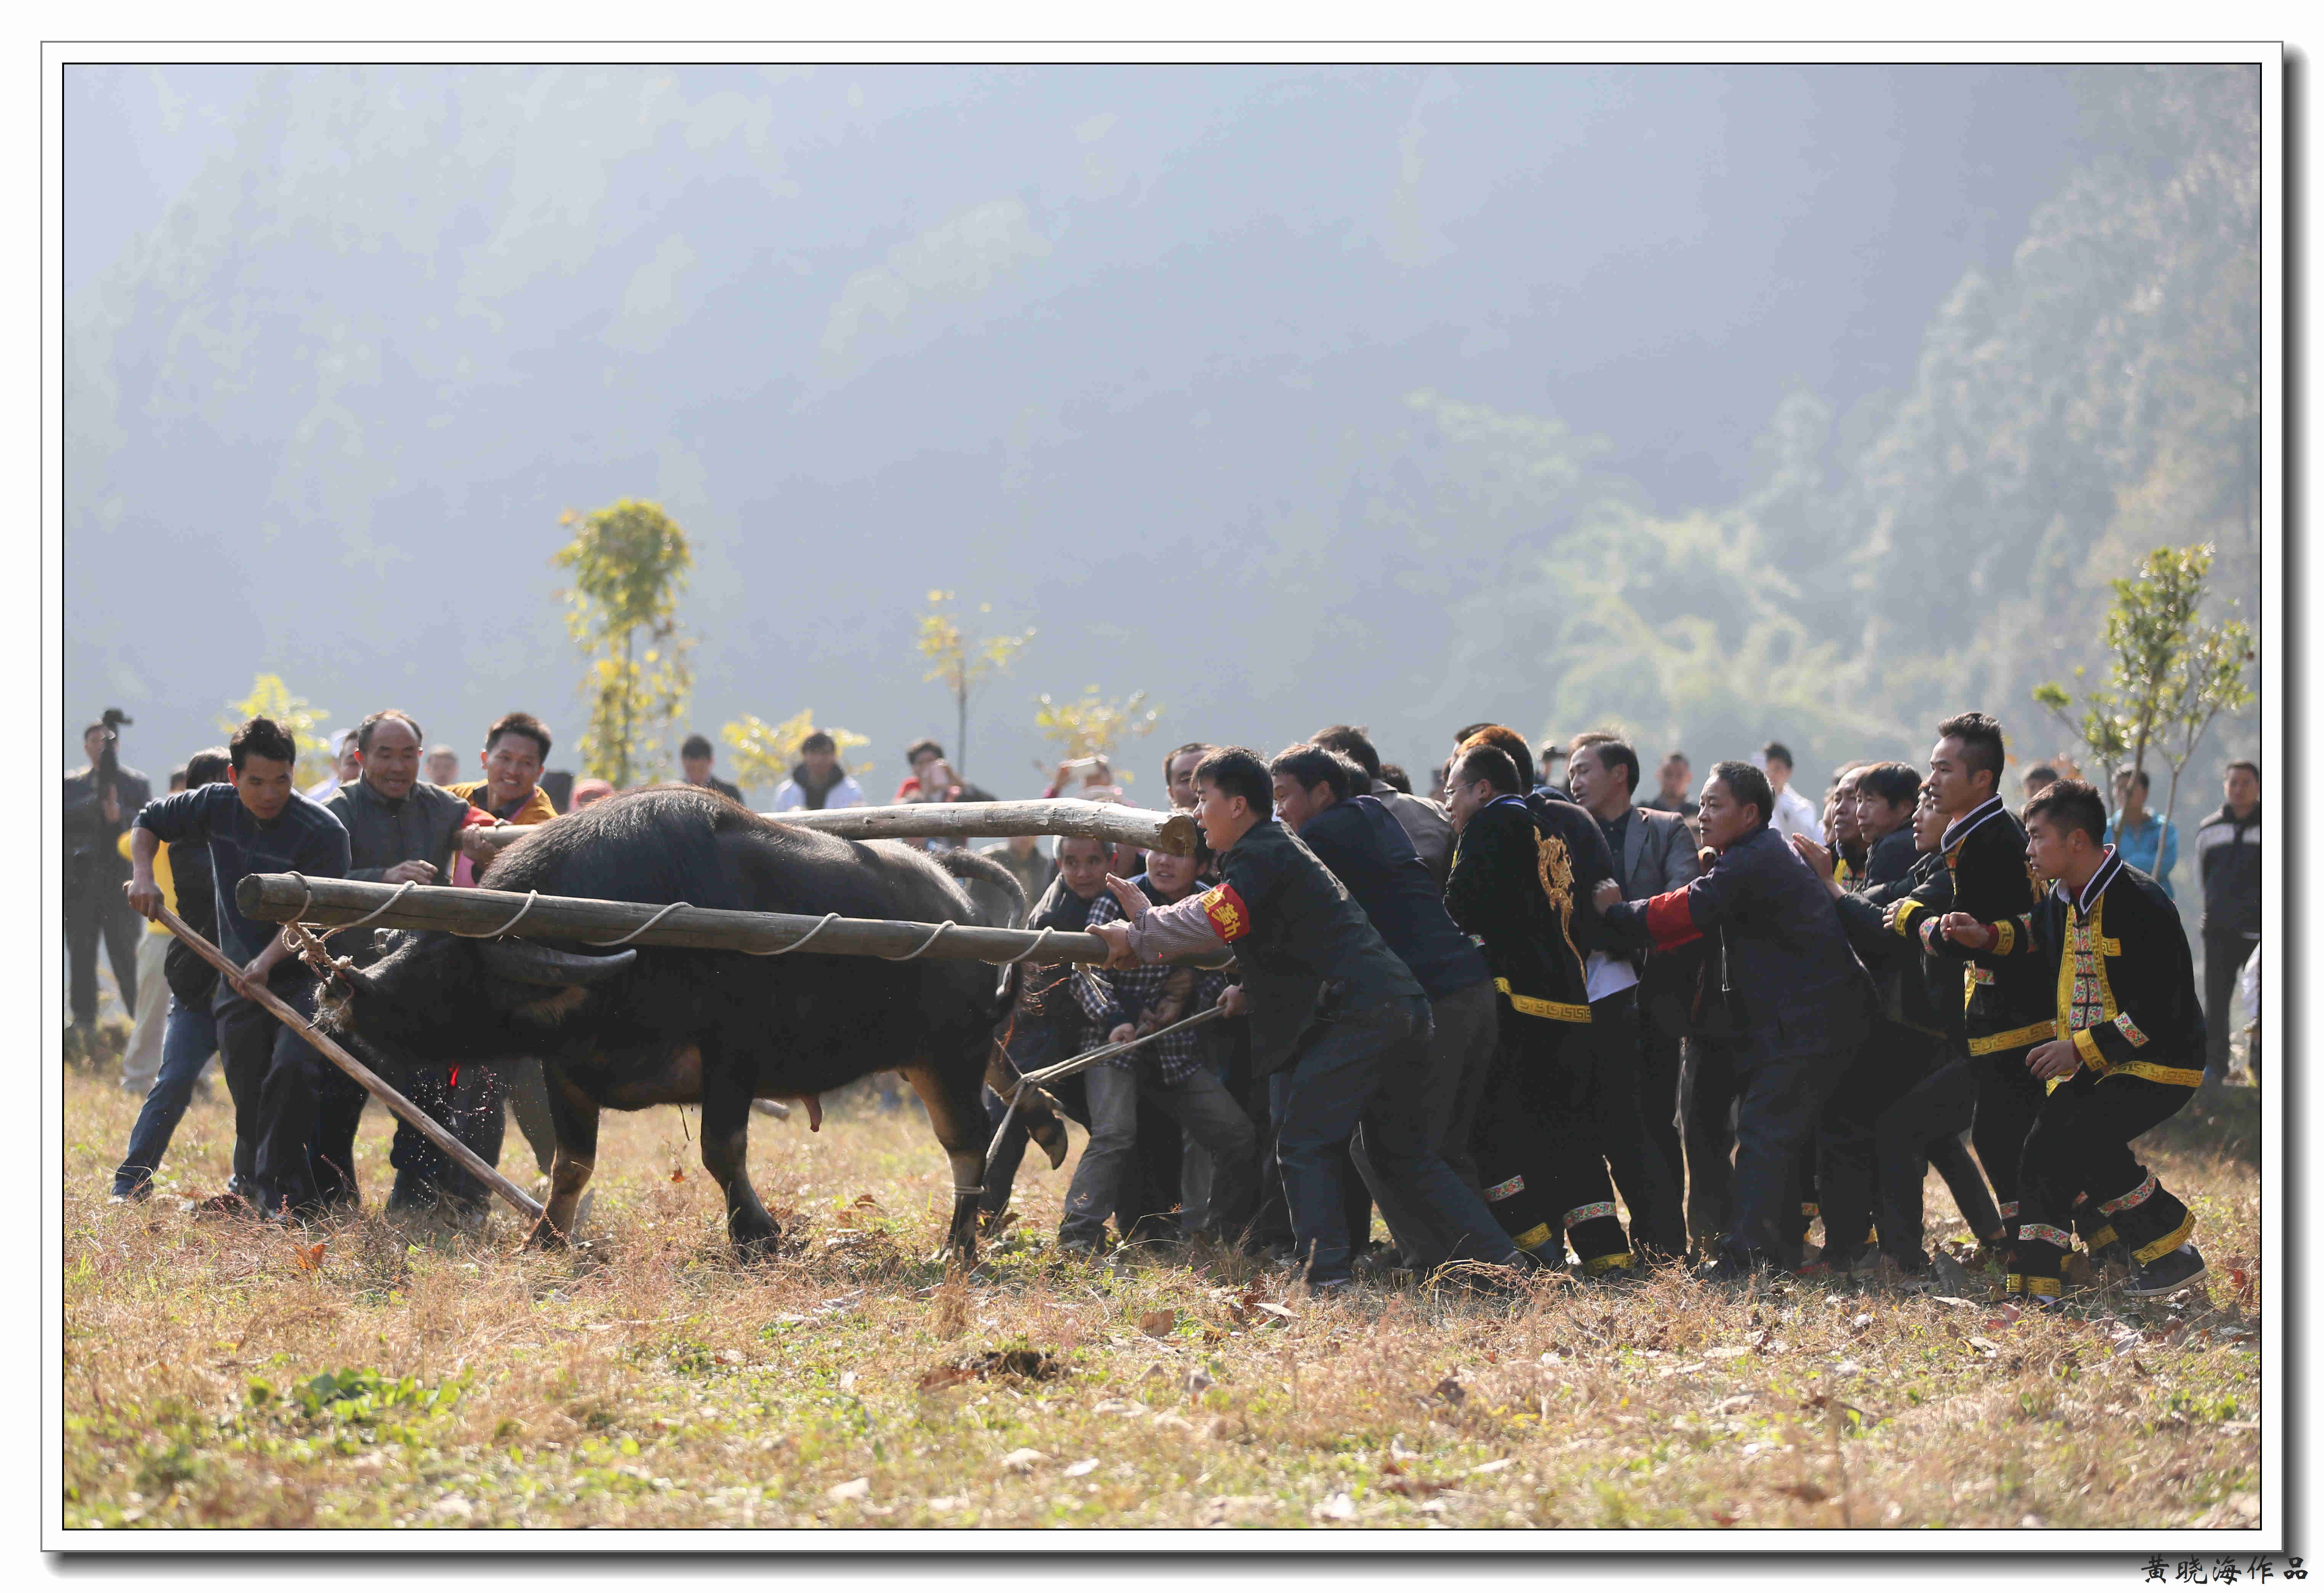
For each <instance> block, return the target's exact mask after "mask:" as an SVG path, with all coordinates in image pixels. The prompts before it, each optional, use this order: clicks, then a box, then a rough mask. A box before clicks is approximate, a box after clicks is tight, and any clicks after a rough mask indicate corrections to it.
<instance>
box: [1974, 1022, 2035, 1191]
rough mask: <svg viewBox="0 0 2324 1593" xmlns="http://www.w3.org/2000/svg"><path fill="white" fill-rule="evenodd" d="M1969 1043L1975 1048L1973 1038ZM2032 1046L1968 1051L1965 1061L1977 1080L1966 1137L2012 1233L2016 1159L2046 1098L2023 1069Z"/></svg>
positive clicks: (2022, 1149)
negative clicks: (1974, 1115)
mask: <svg viewBox="0 0 2324 1593" xmlns="http://www.w3.org/2000/svg"><path fill="white" fill-rule="evenodd" d="M1970 1044H1971V1045H1972V1046H1974V1045H1975V1044H1976V1042H1975V1040H1974V1039H1972V1040H1971V1042H1970ZM2032 1050H2033V1046H2031V1045H2019V1046H2016V1047H2014V1048H2013V1049H2011V1050H2007V1051H1989V1052H1987V1053H1986V1054H1984V1055H1982V1056H1980V1055H1978V1054H1976V1052H1975V1051H1974V1050H1972V1051H1971V1052H1970V1054H1969V1071H1970V1072H1971V1073H1974V1074H1975V1075H1976V1078H1977V1121H1976V1125H1975V1127H1973V1128H1971V1129H1970V1131H1969V1139H1970V1142H1971V1143H1972V1144H1974V1145H1975V1146H1977V1159H1978V1161H1979V1162H1981V1163H1983V1164H1984V1165H1985V1175H1986V1176H1987V1178H1989V1179H1991V1180H1992V1181H1993V1192H1994V1196H1995V1198H1996V1199H1997V1200H1998V1201H1999V1202H2001V1204H2000V1215H2001V1226H2002V1229H2003V1230H2004V1232H2005V1233H2011V1234H2014V1233H2015V1231H2016V1225H2017V1217H2018V1200H2019V1190H2018V1185H2017V1167H2018V1158H2019V1156H2021V1155H2022V1154H2023V1153H2024V1148H2025V1136H2026V1135H2027V1134H2029V1133H2031V1132H2032V1131H2033V1119H2034V1118H2035V1116H2036V1115H2038V1114H2039V1113H2040V1111H2041V1110H2042V1103H2043V1100H2045V1099H2046V1097H2045V1096H2044V1095H2043V1090H2042V1081H2041V1080H2039V1079H2037V1078H2035V1077H2034V1076H2033V1074H2032V1073H2030V1072H2028V1071H2027V1070H2026V1066H2025V1057H2026V1054H2027V1053H2029V1052H2031V1051H2032Z"/></svg>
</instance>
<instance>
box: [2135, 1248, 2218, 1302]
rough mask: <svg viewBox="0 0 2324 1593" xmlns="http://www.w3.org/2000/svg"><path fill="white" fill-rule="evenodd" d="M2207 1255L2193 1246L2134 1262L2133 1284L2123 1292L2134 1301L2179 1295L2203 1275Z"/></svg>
mask: <svg viewBox="0 0 2324 1593" xmlns="http://www.w3.org/2000/svg"><path fill="white" fill-rule="evenodd" d="M2203 1272H2204V1266H2203V1252H2202V1251H2200V1250H2199V1249H2197V1248H2195V1247H2194V1246H2192V1245H2181V1246H2180V1247H2179V1248H2177V1249H2175V1250H2173V1251H2172V1252H2171V1253H2170V1254H2169V1255H2168V1256H2157V1257H2155V1258H2154V1259H2153V1260H2152V1261H2136V1260H2134V1261H2133V1262H2132V1263H2131V1267H2130V1281H2129V1282H2128V1283H2126V1284H2125V1285H2123V1289H2122V1292H2123V1293H2124V1294H2127V1295H2129V1296H2130V1297H2131V1298H2132V1299H2134V1300H2154V1299H2159V1298H2161V1297H2162V1296H2163V1295H2165V1294H2177V1293H2178V1292H2179V1291H2180V1290H2181V1289H2183V1288H2185V1287H2186V1286H2187V1285H2189V1284H2191V1283H2193V1282H2194V1281H2195V1280H2196V1279H2197V1278H2199V1277H2201V1276H2202V1275H2203Z"/></svg>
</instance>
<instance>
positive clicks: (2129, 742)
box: [2033, 543, 2243, 782]
mask: <svg viewBox="0 0 2324 1593" xmlns="http://www.w3.org/2000/svg"><path fill="white" fill-rule="evenodd" d="M2211 554H2212V548H2211V546H2210V544H2209V543H2205V544H2203V545H2201V546H2199V547H2195V548H2156V549H2154V551H2153V552H2152V553H2150V554H2148V555H2147V556H2146V557H2145V558H2144V559H2142V560H2141V561H2140V562H2139V566H2138V568H2137V570H2136V571H2135V573H2134V574H2132V575H2131V576H2129V578H2127V579H2117V580H2116V581H2114V582H2112V583H2111V585H2112V586H2113V587H2114V604H2113V606H2112V607H2110V608H2108V609H2107V615H2106V648H2107V652H2109V653H2111V654H2112V655H2113V658H2112V659H2111V660H2110V662H2109V663H2108V664H2107V684H2106V685H2105V686H2103V687H2100V688H2098V689H2097V690H2093V691H2089V692H2086V693H2084V694H2083V695H2082V701H2081V717H2080V719H2079V720H2077V719H2076V718H2075V717H2074V716H2073V706H2074V700H2073V697H2072V695H2070V693H2068V692H2067V690H2066V688H2065V687H2064V686H2060V685H2059V684H2058V683H2057V682H2056V681H2053V680H2045V681H2043V683H2042V684H2041V685H2040V686H2035V687H2034V688H2033V700H2034V701H2035V702H2037V703H2039V704H2042V706H2043V707H2044V708H2047V709H2048V710H2049V711H2050V712H2051V714H2052V715H2054V716H2055V717H2056V718H2057V720H2058V721H2059V722H2060V723H2062V724H2063V725H2065V726H2066V728H2067V729H2068V730H2070V731H2071V732H2074V734H2075V735H2076V736H2077V737H2078V738H2079V739H2080V741H2081V744H2082V745H2083V746H2084V747H2085V748H2087V749H2088V750H2089V754H2090V759H2091V762H2092V764H2093V766H2094V767H2095V768H2097V769H2100V770H2102V771H2103V772H2102V773H2101V774H2100V776H2099V779H2100V780H2101V782H2103V781H2105V780H2107V779H2110V778H2112V775H2113V771H2114V770H2115V769H2118V768H2121V767H2123V766H2124V765H2126V764H2127V765H2128V766H2129V767H2131V768H2132V769H2138V770H2141V771H2144V769H2145V768H2146V751H2147V748H2148V746H2149V744H2150V743H2151V742H2152V741H2153V739H2154V737H2155V735H2156V734H2157V733H2158V732H2161V731H2163V730H2164V729H2165V728H2166V727H2169V728H2172V729H2182V728H2183V725H2181V724H2179V723H2176V720H2175V718H2174V716H2175V715H2177V714H2182V713H2193V712H2196V705H2197V704H2198V703H2199V702H2201V703H2208V702H2209V701H2210V700H2211V699H2212V696H2213V695H2215V691H2216V686H2217V682H2216V681H2215V680H2213V679H2211V677H2204V678H2205V683H2204V684H2200V685H2199V684H2198V683H2197V682H2196V680H2195V679H2194V678H2193V677H2190V674H2189V670H2190V668H2191V667H2193V666H2192V665H2191V663H2190V660H2191V657H2192V654H2193V653H2194V652H2195V650H2196V649H2199V647H2201V646H2203V645H2204V644H2205V642H2206V639H2207V638H2209V637H2210V636H2211V632H2208V631H2207V632H2203V633H2201V634H2199V633H2198V631H2197V629H2196V620H2197V615H2198V613H2199V611H2200V610H2201V608H2202V604H2203V588H2204V585H2205V583H2206V581H2207V580H2208V579H2209V576H2210V573H2211ZM2235 629H2236V631H2243V627H2242V626H2241V625H2236V627H2235ZM2218 640H2219V645H2220V646H2222V647H2225V646H2227V645H2228V641H2227V638H2225V637H2224V636H2222V637H2220V638H2219V639H2218ZM2082 673H2083V671H2082V669H2081V668H2076V669H2075V671H2074V674H2075V675H2076V677H2080V676H2081V674H2082ZM2235 673H2236V678H2237V680H2238V681H2240V678H2241V665H2240V664H2238V665H2237V666H2236V671H2235ZM2219 712H2221V709H2219V708H2217V707H2213V708H2209V711H2208V712H2205V713H2203V714H2202V716H2201V724H2200V725H2199V726H2198V727H2197V729H2196V732H2195V733H2196V734H2198V735H2200V733H2201V731H2202V729H2203V728H2207V727H2208V726H2209V723H2210V722H2211V720H2212V719H2213V718H2214V717H2216V716H2217V715H2218V713H2219ZM2192 751H2193V748H2192V745H2191V743H2190V745H2189V747H2188V754H2189V755H2191V754H2192Z"/></svg>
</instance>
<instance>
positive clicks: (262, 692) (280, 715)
mask: <svg viewBox="0 0 2324 1593" xmlns="http://www.w3.org/2000/svg"><path fill="white" fill-rule="evenodd" d="M330 717H331V711H330V710H329V709H328V708H318V707H317V706H315V704H312V703H310V702H309V701H308V700H307V699H306V698H304V697H300V696H293V695H291V688H290V687H289V686H285V685H283V684H282V677H281V676H280V675H261V676H260V677H258V678H257V679H256V680H254V681H253V682H252V683H251V687H250V695H248V696H246V697H244V698H243V699H242V701H240V702H239V703H228V704H226V717H225V718H224V719H221V720H219V721H218V728H219V729H220V730H222V731H225V732H226V733H227V734H228V735H231V734H233V733H234V732H235V728H236V727H238V726H239V725H240V724H241V723H242V722H243V721H244V720H245V719H272V721H274V723H277V724H279V725H281V727H282V728H283V729H284V730H287V731H289V732H291V740H292V741H296V742H297V743H298V744H299V761H298V763H297V765H296V766H295V767H294V768H293V769H292V770H291V783H292V784H293V785H295V786H297V787H299V788H300V790H302V791H303V790H305V789H306V788H307V787H309V786H311V785H313V784H315V783H316V782H317V781H318V780H320V779H322V778H323V777H324V776H326V775H327V774H329V773H330V772H331V748H330V743H329V742H328V741H326V740H325V737H326V736H327V735H328V734H329V732H327V731H326V730H324V729H323V726H324V725H325V724H327V723H329V722H330Z"/></svg>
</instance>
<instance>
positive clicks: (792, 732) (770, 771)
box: [718, 708, 871, 789]
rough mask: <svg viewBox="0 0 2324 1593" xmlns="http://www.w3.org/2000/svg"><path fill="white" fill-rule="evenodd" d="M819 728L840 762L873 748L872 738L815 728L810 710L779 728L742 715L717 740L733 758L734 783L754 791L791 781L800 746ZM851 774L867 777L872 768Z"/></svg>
mask: <svg viewBox="0 0 2324 1593" xmlns="http://www.w3.org/2000/svg"><path fill="white" fill-rule="evenodd" d="M818 728H819V729H821V730H822V732H823V733H824V734H825V735H827V736H829V737H830V738H831V741H832V744H833V746H835V748H836V749H837V750H838V751H839V755H840V756H841V757H843V758H844V757H845V756H846V755H847V753H848V751H849V750H850V749H852V748H855V747H868V746H870V745H871V737H869V736H860V735H857V734H856V733H855V732H853V731H852V730H842V729H840V728H839V726H837V725H835V724H826V725H822V726H817V725H816V722H815V710H814V709H812V708H801V709H800V710H799V711H798V713H796V714H792V715H791V716H790V717H789V718H788V719H786V720H784V721H783V722H782V723H780V724H769V723H767V722H766V721H765V720H763V719H761V718H760V717H759V716H758V715H757V714H743V715H742V718H740V719H737V720H735V721H734V722H733V723H730V724H728V725H727V726H726V727H725V728H724V730H721V731H720V732H718V738H719V740H721V741H724V742H725V743H726V750H727V751H729V752H731V753H733V760H734V761H733V770H734V783H735V784H736V785H738V786H743V787H750V788H752V789H757V788H761V787H768V786H779V785H781V784H782V783H783V782H784V781H785V780H787V779H788V778H790V774H791V769H792V768H793V767H794V766H795V765H796V764H797V762H798V750H799V743H800V742H801V741H805V740H807V737H808V736H810V735H812V734H814V733H815V732H816V730H817V729H818ZM853 773H856V774H859V775H865V774H870V773H871V765H870V764H868V763H866V764H862V765H859V766H858V767H857V768H856V769H854V770H853Z"/></svg>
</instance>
